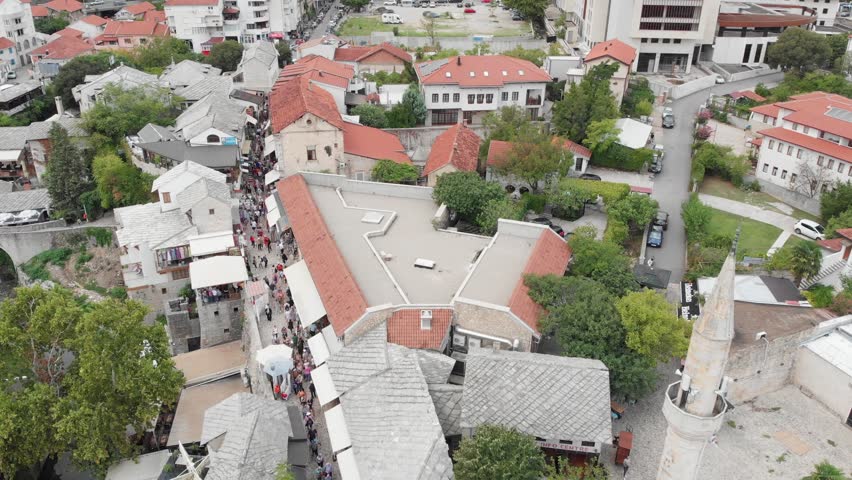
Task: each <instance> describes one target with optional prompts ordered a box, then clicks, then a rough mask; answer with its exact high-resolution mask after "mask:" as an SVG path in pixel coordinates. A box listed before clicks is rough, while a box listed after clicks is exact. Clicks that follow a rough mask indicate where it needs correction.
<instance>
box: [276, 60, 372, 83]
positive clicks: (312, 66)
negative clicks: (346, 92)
mask: <svg viewBox="0 0 852 480" xmlns="http://www.w3.org/2000/svg"><path fill="white" fill-rule="evenodd" d="M310 71H317V72H323V74H329V75H334V76H336V77H340V78H345V79H346V81H347V85H348V82H349V80H352V78H353V77H354V76H355V69H354V68H352V66H351V65H344V64H342V63H337V62H335V61H333V60H329V59H327V58H325V57H320V56H319V55H307V56H305V57H302V58H300V59H299V60H297V61H296V63H293V64H291V65H287V66H286V67H284V69H283V70H282V71H281V73H280V74H279V79H289V78H292V77H296V76H299V75H302V74H304V73H306V72H310Z"/></svg>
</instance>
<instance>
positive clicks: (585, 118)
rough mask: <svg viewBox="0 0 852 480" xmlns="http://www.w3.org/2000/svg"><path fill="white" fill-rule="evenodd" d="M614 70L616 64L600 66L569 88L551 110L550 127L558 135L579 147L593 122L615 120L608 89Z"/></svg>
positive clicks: (615, 113)
mask: <svg viewBox="0 0 852 480" xmlns="http://www.w3.org/2000/svg"><path fill="white" fill-rule="evenodd" d="M617 70H618V64H617V63H601V64H598V65H595V66H594V67H592V68H591V69H589V72H588V73H586V75H585V76H584V77H583V80H582V81H581V82H580V83H574V84H572V85H571V88H570V90H568V93H567V94H566V95H565V97H564V98H563V99H562V100H560V101H559V102H558V103H556V104H555V105H554V107H553V127H554V129H555V130H556V132H557V133H559V134H560V135H564V136H566V137H568V138H570V139H571V140H573V141H575V142H578V143H580V142H582V141H583V140H584V139H585V138H586V128H587V126H588V125H589V124H591V123H592V122H597V121H600V120H606V119H608V118H618V113H619V112H618V107H617V106H616V103H615V97H613V95H612V91H611V90H610V87H609V84H610V80H611V79H612V76H613V75H614V74H615V72H616V71H617Z"/></svg>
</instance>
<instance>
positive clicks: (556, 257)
mask: <svg viewBox="0 0 852 480" xmlns="http://www.w3.org/2000/svg"><path fill="white" fill-rule="evenodd" d="M570 259H571V247H569V246H568V244H567V243H565V241H564V240H562V239H561V238H559V235H557V234H556V233H554V232H553V231H551V230H550V229H549V228H545V229H544V230H542V232H541V234H540V235H539V237H538V241H536V242H535V247H533V250H532V252H530V256H529V258H528V259H527V264H526V266H525V267H524V271H523V274H522V275H521V278H520V279H519V280H518V284H517V285H515V290H514V291H513V292H512V296H511V297H510V298H509V310H511V311H512V313H514V314H515V315H517V316H518V318H520V319H521V320H523V321H524V323H526V324H527V325H529V326H530V328H532V329H533V330H535V331H536V332H538V331H539V330H538V318H539V315H541V312H542V308H541V306H540V305H539V304H537V303H535V302H534V301H533V299H531V298H530V296H529V288H528V287H527V286H526V285H524V277H525V276H527V275H562V274H563V273H565V269H566V268H567V267H568V260H570Z"/></svg>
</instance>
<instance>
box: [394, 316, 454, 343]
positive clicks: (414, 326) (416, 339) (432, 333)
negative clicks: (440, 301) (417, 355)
mask: <svg viewBox="0 0 852 480" xmlns="http://www.w3.org/2000/svg"><path fill="white" fill-rule="evenodd" d="M425 310H431V311H432V328H430V329H428V330H424V329H421V328H420V311H421V309H420V308H406V309H403V310H397V311H395V312H393V314H392V315H391V316H390V318H389V319H388V342H390V343H395V344H397V345H402V346H403V347H408V348H424V349H429V350H439V349H440V348H441V347H442V346H444V342H445V341H446V339H447V335H448V334H449V333H450V324H451V323H452V321H453V309H452V308H431V309H429V308H425Z"/></svg>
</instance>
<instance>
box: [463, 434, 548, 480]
mask: <svg viewBox="0 0 852 480" xmlns="http://www.w3.org/2000/svg"><path fill="white" fill-rule="evenodd" d="M453 459H454V460H455V462H456V464H455V467H454V469H453V470H455V474H456V478H457V479H458V480H496V479H505V480H509V479H511V480H538V479H540V478H541V477H542V475H543V474H544V468H545V462H544V454H543V453H541V449H540V448H538V445H536V443H535V439H534V438H533V437H531V436H529V435H525V434H523V433H520V432H518V431H517V430H514V429H511V430H510V429H507V428H504V427H500V426H496V425H482V426H480V427H479V428H477V429H476V435H475V436H473V437H470V438H465V439H463V440H462V442H461V445H459V449H458V450H457V451H456V454H455V456H454V458H453Z"/></svg>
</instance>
